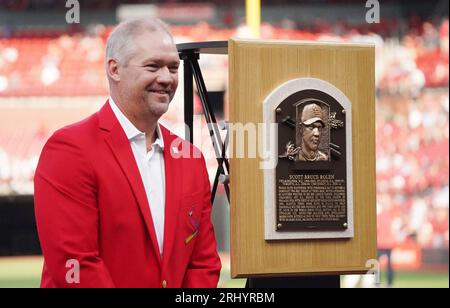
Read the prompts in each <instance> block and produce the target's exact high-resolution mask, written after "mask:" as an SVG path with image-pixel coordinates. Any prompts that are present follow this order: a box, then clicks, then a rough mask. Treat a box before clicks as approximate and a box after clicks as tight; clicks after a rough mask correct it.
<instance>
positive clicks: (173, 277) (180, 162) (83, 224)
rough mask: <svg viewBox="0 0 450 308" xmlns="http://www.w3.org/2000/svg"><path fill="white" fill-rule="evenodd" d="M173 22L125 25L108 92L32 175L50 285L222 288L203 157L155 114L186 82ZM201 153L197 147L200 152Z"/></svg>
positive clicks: (61, 133)
mask: <svg viewBox="0 0 450 308" xmlns="http://www.w3.org/2000/svg"><path fill="white" fill-rule="evenodd" d="M179 62H180V61H179V56H178V52H177V49H176V46H175V45H174V42H173V38H172V36H171V34H170V32H169V31H168V28H167V26H166V25H165V24H164V23H163V22H161V21H160V20H154V19H139V20H133V21H128V22H124V23H122V24H120V25H119V26H117V27H116V28H115V29H114V30H113V32H112V33H111V35H110V37H109V39H108V43H107V48H106V64H105V65H106V73H107V77H108V81H109V88H110V98H109V99H108V101H107V102H106V104H105V105H104V106H103V107H102V108H101V110H100V111H99V112H97V113H95V114H93V115H92V116H90V117H89V118H87V119H85V120H83V121H81V122H78V123H75V124H72V125H70V126H67V127H64V128H62V129H60V130H58V131H57V132H55V134H54V135H53V136H52V137H51V138H50V139H49V140H48V142H47V144H46V145H45V147H44V149H43V151H42V154H41V157H40V160H39V165H38V168H37V170H36V174H35V212H36V220H37V226H38V231H39V237H40V241H41V246H42V251H43V254H44V260H45V262H44V269H43V274H42V282H41V286H42V287H163V288H166V287H216V286H217V283H218V279H219V272H220V268H221V264H220V259H219V256H218V254H217V248H216V240H215V236H214V230H213V225H212V223H211V218H210V216H211V196H210V183H209V179H208V174H207V170H206V165H205V161H204V159H203V156H200V158H189V157H188V158H186V157H179V155H176V154H178V153H179V152H180V151H182V150H183V149H186V148H188V149H189V153H193V152H194V151H198V150H197V149H196V148H195V147H194V146H193V145H192V144H190V143H188V142H187V141H184V140H180V139H179V137H177V136H175V135H173V134H171V133H170V132H169V131H168V130H167V129H166V128H165V127H163V126H162V125H160V124H159V123H158V120H159V118H160V117H161V116H162V115H163V114H164V113H165V112H166V111H167V109H168V108H169V104H170V102H171V100H172V98H173V96H174V94H175V90H176V88H177V85H178V66H179ZM192 156H193V157H199V155H192Z"/></svg>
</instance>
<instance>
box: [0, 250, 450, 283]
mask: <svg viewBox="0 0 450 308" xmlns="http://www.w3.org/2000/svg"><path fill="white" fill-rule="evenodd" d="M42 262H43V260H42V257H15V258H0V288H37V287H39V282H40V276H41V270H42ZM222 263H223V269H222V273H221V278H220V282H219V286H220V287H224V288H242V287H244V285H245V279H231V278H230V269H229V258H228V256H223V257H222ZM395 275H396V276H395V280H394V286H393V287H394V288H448V287H449V274H448V272H404V271H402V272H396V274H395ZM384 278H385V274H384V273H381V285H380V286H381V287H383V286H385V281H384ZM342 287H345V285H344V283H342Z"/></svg>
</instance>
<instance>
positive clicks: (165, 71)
mask: <svg viewBox="0 0 450 308" xmlns="http://www.w3.org/2000/svg"><path fill="white" fill-rule="evenodd" d="M157 81H158V82H159V83H163V84H168V83H170V82H171V81H172V77H171V76H170V71H169V68H168V67H166V66H165V67H161V68H160V69H159V71H158V77H157Z"/></svg>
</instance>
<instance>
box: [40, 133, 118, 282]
mask: <svg viewBox="0 0 450 308" xmlns="http://www.w3.org/2000/svg"><path fill="white" fill-rule="evenodd" d="M71 135H72V134H69V133H67V132H66V131H65V130H60V131H58V132H56V133H55V134H54V135H53V136H52V137H51V138H50V139H49V141H48V142H47V144H46V145H45V147H44V149H43V151H42V154H41V157H40V160H39V164H38V167H37V170H36V173H35V178H34V190H35V194H34V201H35V213H36V222H37V227H38V233H39V238H40V242H41V247H42V251H43V254H44V260H45V264H46V268H47V272H48V274H49V275H50V277H47V278H50V280H51V281H52V282H53V284H54V285H55V286H56V287H114V284H113V281H112V279H111V276H110V274H109V272H108V269H107V268H106V266H105V264H104V262H103V260H102V259H101V257H100V255H99V239H98V234H99V210H98V207H97V198H96V192H97V184H96V179H95V175H94V171H93V169H92V165H91V163H90V162H89V160H88V159H87V158H86V156H87V155H86V151H87V149H82V147H81V146H80V145H79V142H76V141H75V140H77V138H75V137H73V136H71ZM77 265H79V266H77ZM78 268H79V271H77V269H78Z"/></svg>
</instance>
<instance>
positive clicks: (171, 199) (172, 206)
mask: <svg viewBox="0 0 450 308" xmlns="http://www.w3.org/2000/svg"><path fill="white" fill-rule="evenodd" d="M160 127H161V132H162V135H163V139H164V166H165V168H164V169H165V176H166V208H165V221H164V246H163V249H164V254H163V269H164V268H165V266H166V265H167V264H168V261H169V258H170V256H171V255H172V248H173V244H174V241H175V234H176V230H177V225H178V212H179V208H180V199H181V193H182V183H183V179H182V176H183V172H182V167H183V166H182V159H177V158H174V148H177V149H179V147H177V146H175V144H179V143H178V142H176V143H174V145H172V143H173V141H174V140H175V139H176V138H178V137H177V136H175V135H171V133H170V132H169V131H168V130H167V129H166V128H165V127H163V126H162V125H160ZM175 151H176V150H175ZM175 154H176V153H175ZM164 256H165V257H164Z"/></svg>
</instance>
